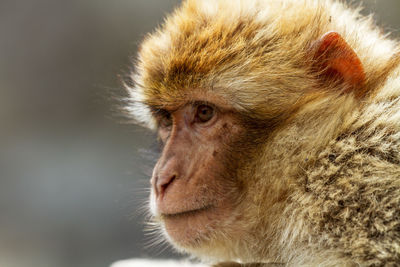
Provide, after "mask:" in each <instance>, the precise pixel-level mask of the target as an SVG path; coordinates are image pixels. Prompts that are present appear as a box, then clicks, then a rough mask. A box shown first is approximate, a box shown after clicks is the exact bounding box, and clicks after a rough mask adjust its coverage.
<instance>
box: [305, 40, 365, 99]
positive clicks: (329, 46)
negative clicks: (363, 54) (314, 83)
mask: <svg viewBox="0 0 400 267" xmlns="http://www.w3.org/2000/svg"><path fill="white" fill-rule="evenodd" d="M312 50H313V51H315V54H314V60H316V62H317V64H316V67H317V68H318V71H322V76H323V77H322V78H326V79H337V80H340V81H342V82H343V83H345V84H346V85H347V88H346V91H345V92H349V91H355V94H356V96H358V97H361V96H362V95H363V94H364V92H363V91H364V90H363V89H364V84H365V73H364V68H363V66H362V63H361V61H360V59H359V58H358V56H357V54H356V53H355V52H354V50H353V49H352V48H351V47H350V46H349V44H348V43H346V41H345V40H344V39H343V38H342V36H340V34H339V33H337V32H328V33H326V34H324V35H323V36H322V37H321V38H320V39H319V40H317V41H315V42H314V44H313V45H312Z"/></svg>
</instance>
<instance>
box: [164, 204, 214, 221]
mask: <svg viewBox="0 0 400 267" xmlns="http://www.w3.org/2000/svg"><path fill="white" fill-rule="evenodd" d="M212 208H213V206H212V205H208V206H204V207H202V208H199V209H193V210H187V211H182V212H177V213H162V214H161V218H162V219H177V218H184V217H190V216H194V215H198V214H200V213H204V212H207V211H209V210H211V209H212Z"/></svg>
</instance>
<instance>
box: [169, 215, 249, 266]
mask: <svg viewBox="0 0 400 267" xmlns="http://www.w3.org/2000/svg"><path fill="white" fill-rule="evenodd" d="M234 214H235V212H234V211H233V210H232V209H231V210H229V209H226V208H216V207H209V208H204V209H200V210H196V211H190V212H184V213H179V214H173V215H162V216H161V224H162V226H163V228H164V230H165V235H166V237H167V239H168V240H169V241H170V243H171V244H172V245H173V246H174V247H175V248H176V249H178V250H179V251H181V252H186V253H190V254H191V255H194V256H196V257H198V258H201V259H203V260H206V261H214V260H224V259H226V260H229V259H232V258H236V257H237V251H238V249H237V247H236V245H237V244H235V243H237V242H235V241H234V240H240V239H241V238H240V236H241V234H242V233H243V231H242V230H243V229H239V228H238V225H239V224H237V223H238V220H240V216H235V215H234ZM233 244H235V245H233Z"/></svg>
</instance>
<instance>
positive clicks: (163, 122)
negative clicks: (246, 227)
mask: <svg viewBox="0 0 400 267" xmlns="http://www.w3.org/2000/svg"><path fill="white" fill-rule="evenodd" d="M153 114H154V117H155V118H156V120H157V122H158V133H159V138H160V140H161V142H162V144H163V151H162V154H161V157H160V159H159V160H158V162H157V164H156V166H155V168H154V171H153V176H152V178H151V185H152V192H151V210H152V213H153V215H154V216H155V217H156V218H158V219H160V221H161V223H162V225H163V226H164V229H165V231H166V233H167V235H168V237H169V238H170V239H171V241H172V242H174V243H175V244H177V245H178V246H182V247H185V248H187V247H193V246H198V245H199V244H201V243H202V242H206V241H207V240H210V238H211V236H212V235H213V234H214V233H215V232H223V231H224V228H226V227H228V224H229V221H231V220H232V219H233V218H232V217H233V216H234V209H235V206H236V204H235V203H236V202H237V200H238V199H239V196H238V195H239V193H240V191H239V190H237V188H238V186H239V184H238V183H239V181H238V179H236V172H235V169H236V168H235V166H233V164H230V163H229V161H230V159H231V158H232V156H233V155H232V154H234V153H233V151H234V150H235V149H233V146H234V143H235V138H236V136H239V134H240V132H241V131H242V129H240V127H239V126H238V124H237V123H236V122H235V120H236V118H235V116H234V114H233V113H232V112H230V111H229V110H227V109H224V108H221V107H219V106H216V105H215V104H212V103H210V102H205V101H195V102H188V103H186V104H184V105H182V106H180V107H177V108H173V107H167V108H163V109H153Z"/></svg>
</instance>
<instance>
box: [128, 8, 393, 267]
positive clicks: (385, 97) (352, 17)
mask: <svg viewBox="0 0 400 267" xmlns="http://www.w3.org/2000/svg"><path fill="white" fill-rule="evenodd" d="M329 31H335V32H338V33H339V34H340V35H341V36H342V37H343V38H344V39H345V40H346V42H347V43H348V44H349V45H350V46H351V47H352V49H353V50H354V51H355V52H356V53H357V55H358V56H359V58H360V60H361V62H362V64H363V67H364V71H365V74H366V77H367V80H366V81H365V85H364V86H365V87H364V90H365V92H366V93H365V95H364V96H363V97H362V98H357V97H355V95H354V94H353V93H343V92H344V91H345V88H343V85H342V84H340V83H333V82H332V83H329V82H326V83H324V84H322V83H321V81H320V79H319V77H318V75H319V73H316V72H315V70H314V69H313V64H314V62H313V59H312V57H311V56H310V47H311V46H312V44H313V42H314V41H315V40H318V38H319V37H321V36H322V35H323V34H325V33H326V32H329ZM398 53H399V44H398V43H397V42H396V41H393V40H390V39H389V38H387V37H385V36H384V35H382V33H381V31H380V29H378V28H377V27H376V26H374V23H373V21H372V19H371V18H370V17H363V16H361V15H360V13H359V11H358V10H354V9H351V8H349V7H348V6H346V5H345V4H344V3H341V2H338V1H330V0H325V1H324V0H247V1H246V0H218V1H217V0H202V1H201V0H187V1H184V2H183V3H182V5H181V6H180V7H179V8H178V9H176V10H175V12H174V13H173V14H172V15H170V16H168V17H167V19H166V21H165V23H164V24H163V25H162V26H161V27H160V28H159V29H158V30H157V31H155V32H154V33H152V34H150V35H148V36H147V37H146V39H145V40H144V41H143V43H142V45H141V47H140V51H139V56H138V61H137V64H136V70H135V73H134V74H133V75H132V79H133V81H134V86H132V87H129V88H128V90H129V92H130V96H131V100H132V101H131V105H130V106H129V107H128V109H129V110H130V111H131V112H132V113H133V114H134V116H135V118H136V120H137V121H138V122H139V123H142V124H145V125H146V126H148V127H150V128H154V127H155V124H154V119H153V118H152V116H151V113H150V110H149V108H148V106H153V107H160V108H162V107H163V106H166V105H168V106H180V105H182V104H183V103H186V102H188V101H192V100H193V99H202V98H204V97H206V98H212V99H214V100H215V101H219V103H220V104H221V105H227V106H229V107H230V108H232V109H234V110H236V111H237V112H239V113H241V114H245V115H246V116H247V117H248V118H250V119H251V120H253V121H254V122H260V121H263V122H265V121H268V122H272V123H273V125H274V127H273V128H271V129H265V131H266V132H268V131H270V132H269V133H268V142H266V143H264V144H260V145H259V148H258V151H257V152H255V153H257V156H256V157H255V158H257V160H256V161H254V162H253V163H252V164H251V165H248V166H247V167H246V168H245V169H244V170H242V172H241V177H245V178H246V179H247V180H246V184H247V188H248V189H249V190H251V192H252V194H248V195H245V196H244V197H243V199H244V200H243V201H242V205H243V207H242V209H243V210H246V212H244V213H243V219H242V220H238V221H235V222H229V223H227V229H229V231H228V230H227V232H226V233H222V234H220V235H218V236H216V238H215V239H212V240H210V242H209V244H208V245H207V246H199V247H191V248H181V249H182V250H185V251H188V252H190V253H192V254H194V255H196V256H198V257H200V258H202V259H205V260H210V261H211V262H215V261H219V260H222V261H230V260H235V261H236V260H237V261H240V262H244V263H246V262H260V263H268V262H278V263H283V264H285V265H288V266H358V265H360V266H398V265H400V178H399V177H400V153H399V149H400V67H399V66H400V65H399V56H398ZM243 179H244V178H243ZM239 205H240V204H239ZM238 210H239V209H238ZM235 223H236V224H237V225H240V224H242V226H243V227H247V228H248V229H249V233H248V236H246V238H243V239H241V240H237V239H235V230H234V229H236V228H235V227H238V228H237V229H239V228H240V227H239V226H237V225H235ZM227 244H229V245H227Z"/></svg>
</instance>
